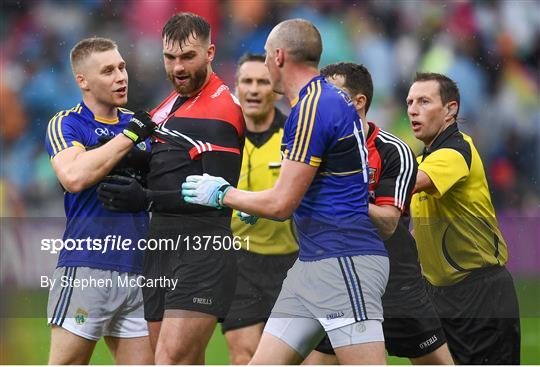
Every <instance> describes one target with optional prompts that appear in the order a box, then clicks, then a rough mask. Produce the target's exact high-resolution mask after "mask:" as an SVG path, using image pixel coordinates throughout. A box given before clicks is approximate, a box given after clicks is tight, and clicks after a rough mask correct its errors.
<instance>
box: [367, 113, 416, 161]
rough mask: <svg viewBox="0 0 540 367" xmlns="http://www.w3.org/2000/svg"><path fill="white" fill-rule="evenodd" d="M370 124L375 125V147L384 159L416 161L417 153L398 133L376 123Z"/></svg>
mask: <svg viewBox="0 0 540 367" xmlns="http://www.w3.org/2000/svg"><path fill="white" fill-rule="evenodd" d="M370 124H371V125H372V126H373V127H375V132H374V134H376V135H375V139H374V142H375V144H374V145H375V148H376V149H377V151H378V152H379V155H380V156H381V157H383V159H387V160H396V161H398V160H399V161H404V162H408V163H414V162H415V161H416V159H415V155H414V153H413V151H412V149H411V147H409V145H408V144H407V143H405V142H404V141H403V140H402V139H400V138H399V137H397V136H396V135H394V134H392V133H390V132H388V131H386V130H383V129H380V128H378V127H376V125H375V124H373V123H370Z"/></svg>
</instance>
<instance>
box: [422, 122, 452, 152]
mask: <svg viewBox="0 0 540 367" xmlns="http://www.w3.org/2000/svg"><path fill="white" fill-rule="evenodd" d="M458 131H459V128H458V124H457V122H454V123H453V124H451V125H450V126H448V127H447V128H446V129H444V130H443V132H442V133H440V134H439V136H437V137H436V138H435V140H434V141H433V143H432V144H431V147H430V148H429V149H428V148H427V147H424V150H423V151H422V156H423V157H424V158H425V157H427V156H428V155H430V154H431V153H433V152H434V151H436V150H437V149H439V148H440V147H441V146H442V145H443V144H444V142H445V141H446V140H447V139H448V138H449V137H450V136H452V135H454V134H455V133H456V132H458Z"/></svg>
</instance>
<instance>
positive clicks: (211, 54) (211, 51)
mask: <svg viewBox="0 0 540 367" xmlns="http://www.w3.org/2000/svg"><path fill="white" fill-rule="evenodd" d="M207 56H208V61H209V62H212V61H214V57H215V56H216V46H215V45H214V44H213V43H211V44H210V45H209V46H208V50H207Z"/></svg>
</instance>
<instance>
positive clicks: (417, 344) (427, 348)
mask: <svg viewBox="0 0 540 367" xmlns="http://www.w3.org/2000/svg"><path fill="white" fill-rule="evenodd" d="M382 304H383V310H384V322H383V331H384V340H385V346H386V350H387V351H388V354H389V355H391V356H396V357H404V358H417V357H422V356H425V355H426V354H429V353H431V352H433V351H435V350H436V349H438V348H439V347H440V346H441V345H443V344H444V343H446V337H445V335H444V332H443V329H442V325H441V322H440V320H439V317H438V315H437V312H436V311H435V307H434V306H433V304H432V303H431V300H430V298H429V296H428V293H427V290H426V286H425V282H424V279H423V278H421V277H418V278H417V279H411V280H409V281H407V282H400V288H399V289H388V288H387V289H386V292H385V294H384V296H383V298H382Z"/></svg>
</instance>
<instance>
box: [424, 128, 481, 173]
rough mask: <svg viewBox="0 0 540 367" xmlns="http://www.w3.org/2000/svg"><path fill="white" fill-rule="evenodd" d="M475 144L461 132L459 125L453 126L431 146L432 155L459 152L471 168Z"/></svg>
mask: <svg viewBox="0 0 540 367" xmlns="http://www.w3.org/2000/svg"><path fill="white" fill-rule="evenodd" d="M472 147H473V142H472V139H471V138H470V136H468V135H467V134H465V133H463V132H461V131H460V130H459V128H458V126H457V123H454V124H451V125H450V126H449V127H447V128H446V130H444V131H443V132H442V133H441V134H440V135H439V136H438V137H437V138H436V139H435V141H434V142H433V144H432V145H431V155H441V154H444V153H445V152H448V150H452V151H456V152H458V153H459V154H460V155H461V156H462V157H463V159H465V162H466V163H467V166H468V167H469V168H470V167H471V161H472V152H473V149H472Z"/></svg>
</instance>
